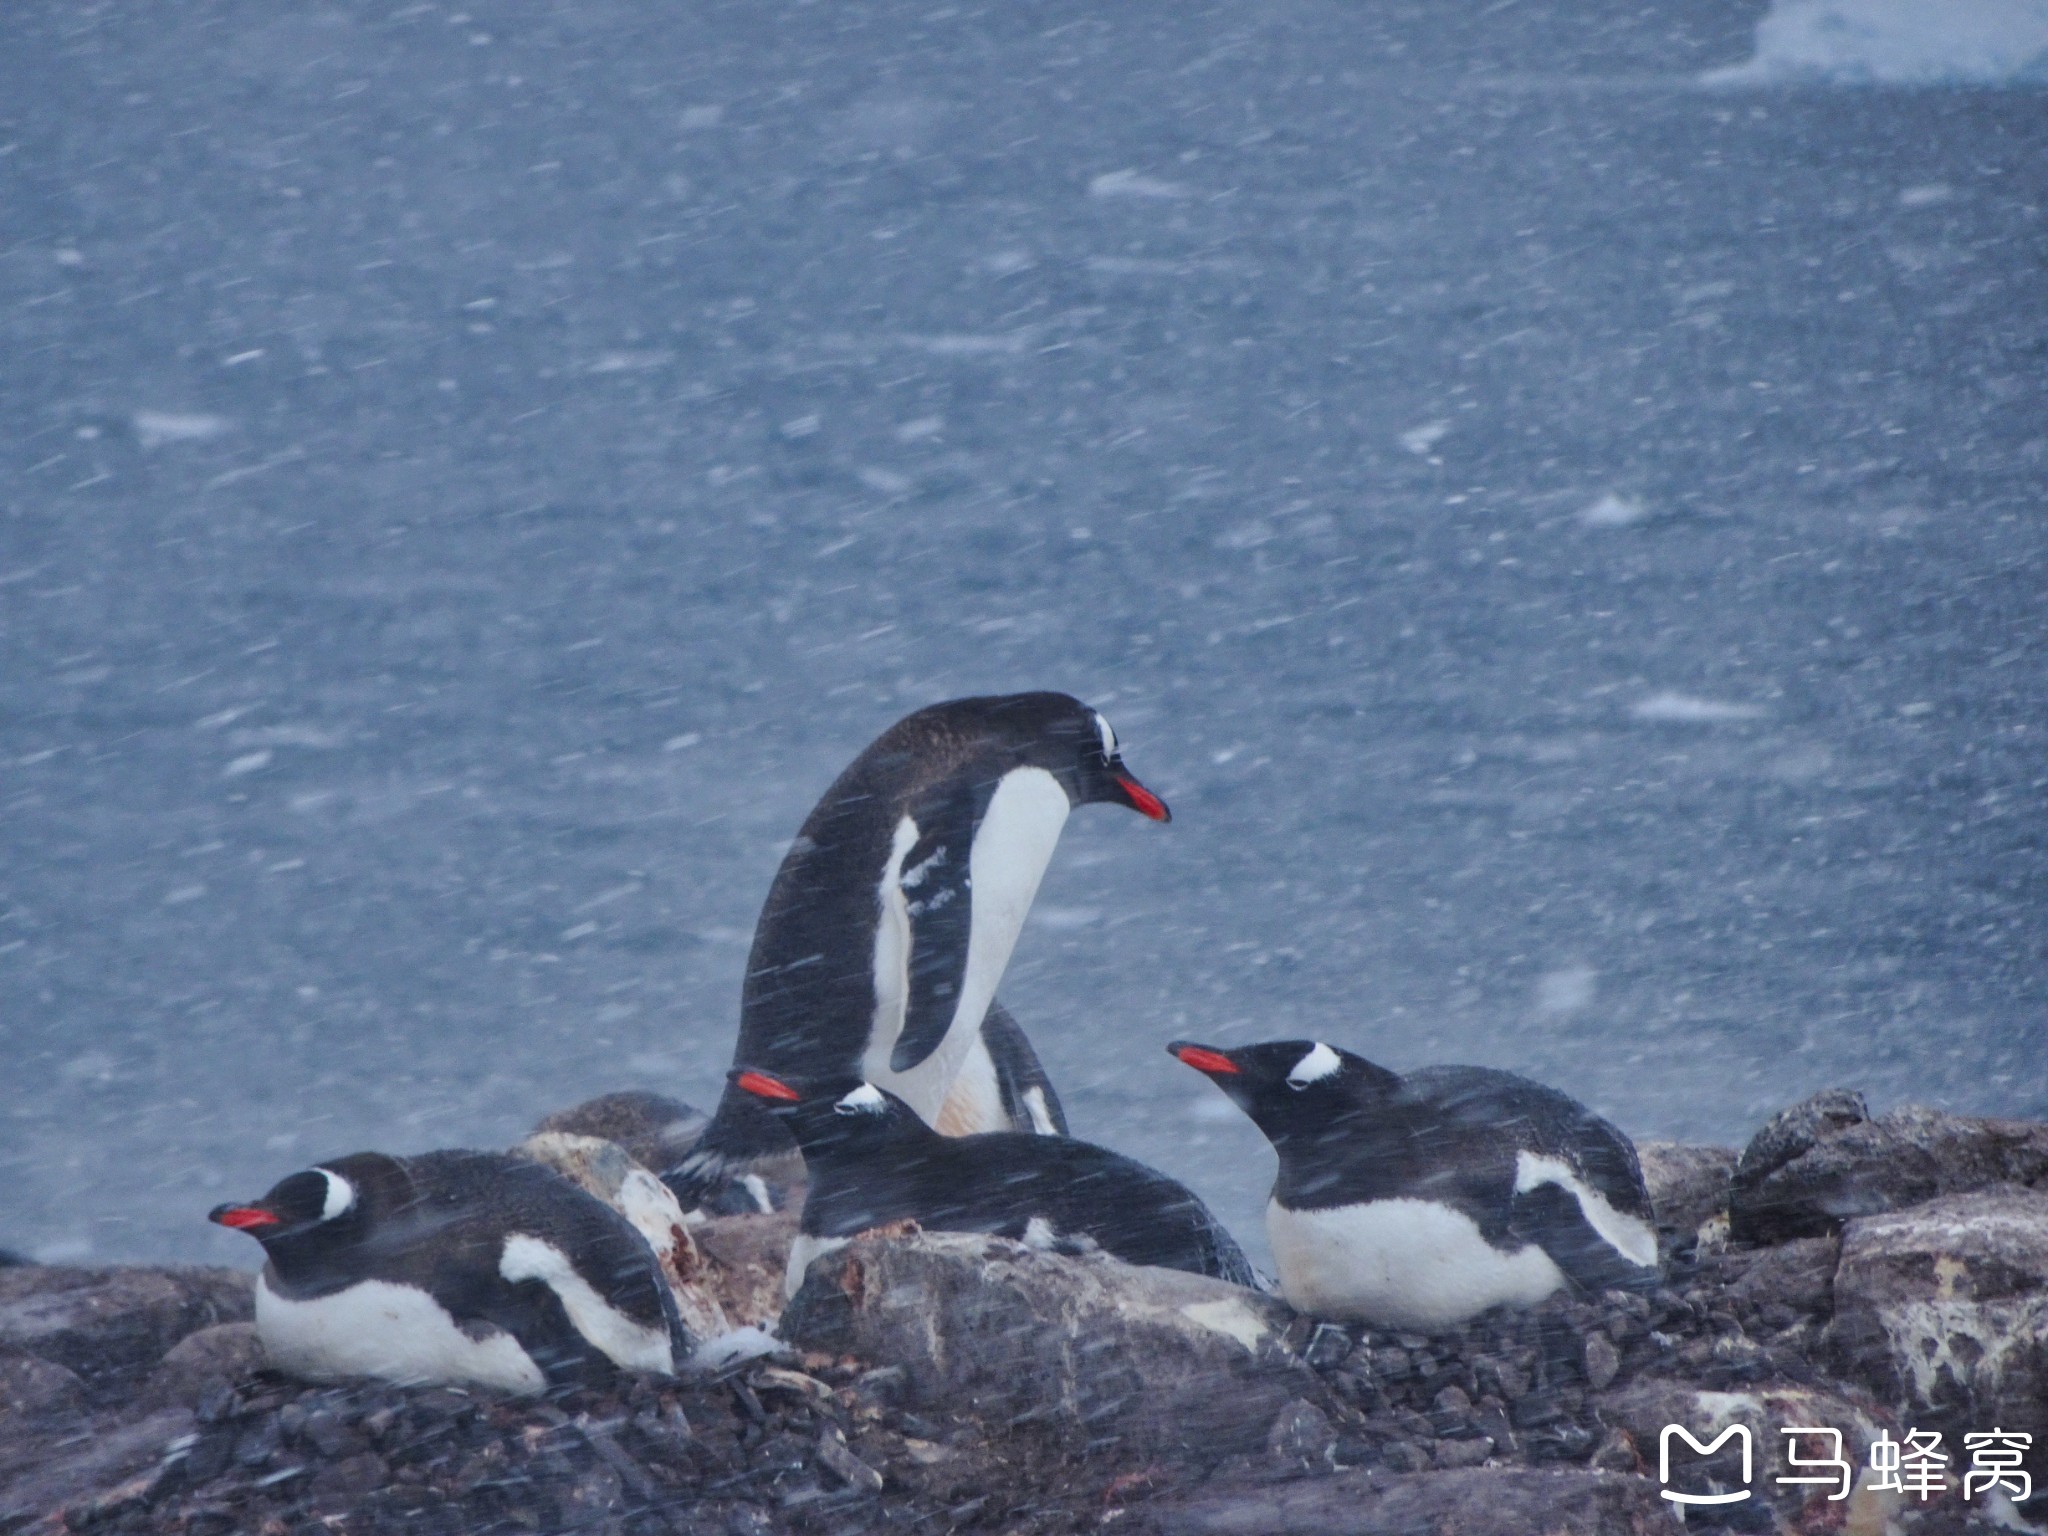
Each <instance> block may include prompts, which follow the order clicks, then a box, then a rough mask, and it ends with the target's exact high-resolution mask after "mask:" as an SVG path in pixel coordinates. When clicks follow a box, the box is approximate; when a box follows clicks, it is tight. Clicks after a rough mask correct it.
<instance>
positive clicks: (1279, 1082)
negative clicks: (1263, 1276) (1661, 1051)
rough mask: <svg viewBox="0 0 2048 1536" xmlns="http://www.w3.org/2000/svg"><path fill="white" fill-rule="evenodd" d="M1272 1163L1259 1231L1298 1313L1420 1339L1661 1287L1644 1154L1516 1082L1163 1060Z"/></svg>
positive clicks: (1189, 1050) (1250, 1060) (1265, 1061)
mask: <svg viewBox="0 0 2048 1536" xmlns="http://www.w3.org/2000/svg"><path fill="white" fill-rule="evenodd" d="M1167 1049H1168V1050H1170V1051H1171V1052H1172V1053H1173V1054H1174V1055H1175V1056H1177V1057H1178V1058H1180V1060H1181V1061H1182V1062H1184V1063H1186V1064H1187V1065H1188V1066H1191V1067H1193V1068H1194V1069H1195V1070H1196V1071H1198V1072H1201V1073H1203V1074H1205V1075H1206V1076H1207V1077H1208V1078H1209V1079H1210V1081H1212V1082H1213V1083H1215V1084H1216V1086H1217V1087H1219V1088H1221V1089H1222V1090H1223V1091H1224V1092H1225V1093H1226V1094H1228V1095H1229V1096H1230V1098H1231V1100H1232V1102H1234V1103H1235V1104H1236V1105H1237V1106H1238V1108H1240V1109H1242V1110H1243V1111H1244V1112H1245V1113H1246V1114H1247V1115H1249V1116H1251V1118H1252V1120H1253V1121H1254V1122H1255V1123H1256V1124H1257V1125H1258V1127H1259V1129H1260V1130H1262V1131H1264V1132H1265V1133H1266V1138H1267V1139H1268V1140H1269V1141H1271V1142H1272V1143H1273V1147H1274V1150H1275V1151H1277V1152H1278V1153H1279V1154H1280V1173H1279V1178H1278V1179H1277V1180H1276V1181H1275V1182H1274V1185H1273V1197H1272V1200H1271V1202H1270V1203H1269V1204H1268V1205H1267V1207H1266V1232H1267V1235H1268V1237H1270V1238H1271V1240H1272V1244H1273V1258H1274V1261H1275V1263H1276V1264H1277V1265H1278V1266H1279V1271H1280V1290H1281V1294H1283V1295H1284V1296H1285V1297H1286V1298H1287V1301H1288V1304H1289V1305H1290V1306H1292V1307H1294V1308H1295V1309H1296V1310H1297V1311H1300V1312H1306V1313H1310V1314H1312V1315H1314V1316H1317V1317H1330V1318H1349V1319H1357V1320H1361V1321H1364V1322H1369V1323H1373V1324H1377V1325H1379V1326H1381V1327H1388V1328H1413V1329H1419V1330H1423V1331H1428V1330H1432V1329H1443V1328H1450V1327H1454V1326H1456V1325H1457V1324H1459V1323H1462V1322H1464V1321H1465V1320H1466V1319H1468V1318H1470V1317H1474V1316H1476V1315H1477V1314H1479V1313H1481V1312H1483V1311H1485V1310H1486V1309H1487V1308H1488V1307H1495V1306H1503V1305H1504V1306H1511V1307H1526V1306H1532V1305H1534V1304H1535V1303H1536V1302H1538V1301H1541V1300H1542V1299H1543V1298H1544V1297H1545V1296H1548V1295H1549V1294H1550V1293H1551V1292H1553V1291H1555V1290H1558V1289H1559V1288H1560V1287H1562V1286H1564V1285H1566V1284H1568V1283H1569V1284H1575V1285H1578V1286H1580V1287H1583V1288H1584V1289H1586V1290H1588V1291H1595V1292H1597V1291H1602V1290H1609V1289H1617V1288H1619V1289H1639V1288H1644V1287H1648V1286H1651V1285H1654V1284H1655V1283H1656V1280H1657V1274H1658V1271H1657V1234H1656V1229H1655V1227H1654V1225H1653V1217H1652V1215H1651V1210H1650V1197H1649V1193H1648V1192H1647V1191H1646V1190H1645V1189H1644V1187H1643V1176H1642V1171H1641V1169H1640V1168H1639V1167H1638V1166H1637V1163H1636V1151H1635V1147H1634V1146H1633V1145H1632V1144H1631V1143H1630V1141H1629V1139H1628V1138H1627V1137H1626V1136H1624V1135H1622V1133H1621V1132H1620V1131H1618V1130H1616V1129H1615V1128H1614V1127H1613V1126H1611V1125H1609V1124H1608V1123H1607V1122H1606V1121H1605V1120H1603V1119H1601V1118H1600V1117H1599V1116H1598V1115H1596V1114H1594V1113H1593V1112H1592V1111H1591V1110H1589V1109H1587V1108H1586V1107H1585V1106H1584V1105H1583V1104H1580V1103H1579V1102H1577V1101H1576V1100H1574V1099H1571V1098H1568V1097H1567V1096H1566V1095H1564V1094H1562V1093H1559V1092H1558V1091H1557V1090H1556V1089H1554V1088H1546V1087H1544V1086H1543V1085H1542V1084H1541V1083H1535V1082H1531V1081H1530V1080H1529V1079H1527V1078H1525V1077H1517V1076H1515V1075H1514V1074H1513V1073H1510V1072H1496V1071H1492V1070H1490V1069H1488V1068H1485V1067H1425V1068H1423V1069H1421V1070H1420V1071H1416V1072H1411V1073H1409V1074H1407V1075H1406V1076H1405V1077H1404V1076H1399V1075H1397V1074H1395V1073H1393V1072H1389V1071H1388V1070H1387V1069H1386V1068H1384V1067H1379V1066H1375V1065H1374V1064H1373V1063H1372V1062H1369V1061H1367V1060H1366V1059H1365V1058H1364V1057H1362V1056H1355V1055H1353V1054H1352V1053H1351V1052H1349V1051H1341V1050H1338V1049H1336V1048H1335V1047H1332V1046H1329V1045H1324V1044H1322V1043H1321V1042H1319V1041H1315V1040H1276V1041H1272V1042H1270V1043H1268V1044H1264V1045H1249V1046H1243V1047H1240V1048H1239V1049H1237V1050H1230V1051H1225V1050H1218V1049H1215V1048H1213V1047H1210V1046H1206V1045H1195V1044H1192V1043H1190V1042H1188V1041H1184V1040H1183V1041H1175V1042H1174V1043H1173V1044H1172V1045H1170V1046H1169V1047H1167Z"/></svg>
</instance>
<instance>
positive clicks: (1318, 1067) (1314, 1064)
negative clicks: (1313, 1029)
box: [1287, 1040, 1344, 1092]
mask: <svg viewBox="0 0 2048 1536" xmlns="http://www.w3.org/2000/svg"><path fill="white" fill-rule="evenodd" d="M1343 1067H1344V1063H1343V1061H1342V1060H1341V1059H1340V1058H1339V1057H1338V1055H1337V1053H1336V1052H1335V1051H1333V1050H1331V1049H1330V1048H1329V1047H1328V1046H1327V1045H1325V1044H1323V1042H1322V1041H1320V1040H1318V1041H1317V1042H1316V1045H1315V1049H1314V1050H1312V1051H1310V1052H1309V1053H1308V1054H1307V1055H1306V1056H1304V1057H1302V1058H1301V1060H1299V1061H1297V1062H1296V1063H1295V1064H1294V1070H1293V1071H1292V1072H1290V1073H1288V1074H1287V1086H1288V1087H1290V1088H1292V1089H1294V1090H1295V1091H1296V1092H1299V1091H1300V1090H1302V1089H1303V1088H1306V1087H1307V1086H1308V1085H1309V1084H1310V1083H1319V1082H1321V1081H1322V1080H1323V1079H1324V1078H1326V1077H1328V1076H1330V1075H1331V1074H1332V1073H1335V1072H1340V1071H1342V1070H1343Z"/></svg>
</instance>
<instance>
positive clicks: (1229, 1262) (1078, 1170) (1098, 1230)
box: [732, 1069, 1258, 1296]
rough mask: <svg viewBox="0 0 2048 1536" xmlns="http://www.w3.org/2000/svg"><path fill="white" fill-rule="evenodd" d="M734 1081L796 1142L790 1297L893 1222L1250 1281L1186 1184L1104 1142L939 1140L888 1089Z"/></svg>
mask: <svg viewBox="0 0 2048 1536" xmlns="http://www.w3.org/2000/svg"><path fill="white" fill-rule="evenodd" d="M732 1082H733V1086H734V1087H735V1088H736V1089H737V1090H738V1091H740V1092H741V1093H745V1094H747V1095H749V1096H751V1097H753V1098H755V1099H758V1100H759V1101H760V1102H761V1103H763V1104H764V1105H766V1106H767V1107H768V1109H769V1110H770V1112H772V1113H773V1114H774V1115H776V1117H777V1118H778V1119H780V1120H782V1121H783V1122H784V1123H785V1124H787V1125H788V1127H789V1130H790V1133H791V1134H792V1135H793V1136H794V1137H795V1138H796V1141H797V1144H798V1145H799V1146H801V1147H802V1148H803V1154H804V1169H805V1171H806V1172H807V1173H808V1174H809V1176H810V1191H809V1193H808V1194H807V1195H806V1197H805V1199H804V1213H803V1220H802V1224H801V1226H800V1228H799V1230H798V1233H797V1239H796V1242H795V1243H794V1244H792V1245H791V1247H790V1251H789V1268H788V1271H787V1273H786V1275H785V1276H784V1281H783V1286H784V1291H785V1294H787V1295H790V1296H794V1295H795V1294H796V1293H797V1289H798V1288H799V1287H800V1286H801V1285H802V1284H803V1278H804V1272H805V1270H807V1269H808V1268H809V1267H810V1265H811V1263H812V1261H813V1260H815V1259H818V1258H821V1257H823V1256H824V1255H825V1254H827V1253H830V1252H831V1251H832V1250H833V1249H835V1248H841V1247H844V1246H845V1245H846V1244H847V1243H848V1242H849V1241H850V1240H851V1239H852V1238H853V1237H854V1236H855V1235H856V1234H858V1233H861V1232H865V1231H867V1230H868V1229H869V1228H871V1227H880V1226H887V1225H889V1224H890V1223H892V1222H899V1221H914V1222H916V1223H917V1224H918V1225H919V1226H920V1227H924V1228H928V1229H930V1230H932V1231H936V1232H991V1233H994V1234H996V1235H997V1236H999V1237H1009V1238H1015V1239H1016V1240H1018V1241H1020V1242H1024V1243H1029V1244H1032V1245H1034V1246H1039V1247H1048V1248H1049V1247H1055V1246H1060V1245H1063V1244H1075V1245H1078V1246H1081V1247H1084V1248H1086V1247H1099V1248H1101V1249H1102V1250H1103V1251H1104V1252H1105V1253H1109V1254H1112V1255H1114V1256H1115V1257H1117V1258H1119V1259H1122V1260H1124V1261H1125V1262H1126V1263H1128V1264H1153V1265H1157V1266H1159V1267H1160V1268H1163V1269H1184V1270H1187V1271H1189V1272H1190V1273H1192V1274H1197V1275H1209V1276H1212V1277H1213V1278H1215V1279H1218V1280H1228V1281H1230V1282H1231V1283H1232V1284H1233V1285H1245V1286H1256V1285H1257V1283H1258V1279H1257V1277H1256V1276H1255V1275H1254V1274H1253V1273H1252V1267H1251V1265H1250V1264H1249V1263H1247V1262H1246V1260H1245V1256H1244V1253H1243V1252H1242V1250H1240V1249H1239V1248H1238V1246H1237V1243H1236V1241H1235V1240H1234V1239H1233V1238H1232V1237H1231V1235H1230V1234H1229V1233H1228V1232H1226V1231H1224V1230H1223V1227H1222V1225H1221V1224H1220V1223H1218V1221H1217V1220H1216V1218H1215V1217H1214V1216H1212V1215H1210V1214H1209V1209H1208V1207H1207V1206H1205V1205H1203V1204H1202V1202H1201V1201H1200V1200H1199V1199H1197V1198H1196V1197H1195V1195H1194V1194H1193V1193H1192V1192H1190V1191H1189V1190H1188V1189H1187V1188H1186V1187H1185V1186H1184V1185H1181V1184H1179V1183H1176V1182H1175V1181H1174V1180H1172V1179H1169V1178H1168V1177H1167V1176H1166V1175H1165V1174H1163V1173H1159V1172H1156V1171H1154V1170H1153V1169H1150V1168H1147V1167H1146V1166H1145V1165H1144V1164H1143V1163H1140V1162H1136V1161H1134V1160H1132V1159H1131V1158H1128V1157H1124V1156H1122V1155H1121V1154H1119V1153H1115V1152H1112V1151H1110V1150H1109V1149H1108V1148H1107V1147H1098V1146H1094V1145H1092V1144H1091V1143H1089V1142H1085V1141H1072V1140H1069V1139H1068V1138H1067V1137H1064V1136H1033V1135H1029V1134H1020V1133H1018V1132H1015V1131H991V1132H987V1133H984V1134H980V1135H972V1136H941V1135H940V1134H939V1133H938V1132H937V1131H935V1130H933V1129H932V1128H931V1127H930V1126H928V1125H926V1124H925V1123H924V1122H923V1121H922V1120H920V1119H919V1118H918V1117H917V1116H916V1114H914V1113H913V1112H912V1111H911V1108H910V1106H909V1105H908V1104H906V1103H904V1102H903V1100H901V1099H899V1098H898V1097H896V1095H895V1094H893V1093H884V1092H882V1091H881V1090H880V1089H878V1088H876V1087H875V1086H874V1085H873V1084H871V1083H864V1082H862V1081H860V1079H858V1078H855V1077H836V1078H830V1079H824V1080H815V1081H810V1082H792V1081H787V1080H784V1079H782V1078H778V1077H772V1076H770V1075H769V1074H768V1073H766V1072H755V1071H750V1070H746V1069H735V1071H734V1072H733V1074H732Z"/></svg>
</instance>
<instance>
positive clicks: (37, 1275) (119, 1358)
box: [0, 1265, 255, 1386]
mask: <svg viewBox="0 0 2048 1536" xmlns="http://www.w3.org/2000/svg"><path fill="white" fill-rule="evenodd" d="M254 1310H255V1291H254V1281H253V1280H252V1278H251V1277H250V1276H249V1275H247V1274H245V1273H243V1272H242V1271H240V1270H233V1269H202V1268H172V1269H142V1268H135V1269H126V1268H105V1269H91V1268H72V1267H69V1266H64V1265H24V1266H20V1267H11V1268H5V1269H0V1345H13V1346H15V1347H16V1348H17V1349H21V1350H26V1351H27V1352H28V1353H30V1354H34V1355H40V1356H41V1357H42V1358H43V1359H45V1360H52V1361H55V1362H56V1363H57V1364H58V1365H61V1366H63V1367H65V1368H66V1369H67V1370H71V1371H75V1372H76V1373H77V1374H78V1375H79V1376H81V1377H83V1378H84V1379H85V1380H86V1382H87V1383H88V1384H91V1385H95V1386H97V1385H99V1384H102V1383H116V1384H118V1383H123V1382H131V1381H134V1380H135V1379H137V1378H139V1377H140V1376H142V1375H143V1374H144V1373H146V1372H147V1371H148V1370H149V1369H150V1368H151V1367H153V1366H154V1365H155V1364H156V1363H157V1362H158V1361H159V1360H161V1359H163V1357H164V1356H165V1355H166V1354H167V1353H169V1351H170V1348H171V1346H172V1345H174V1344H176V1343H177V1342H178V1341H179V1340H180V1339H182V1338H184V1337H185V1336H186V1335H187V1334H189V1333H196V1332H197V1331H198V1330H199V1329H201V1328H206V1327H210V1326H211V1325H213V1324H214V1323H230V1322H242V1321H246V1320H247V1319H248V1318H250V1317H251V1316H252V1315H253V1313H254Z"/></svg>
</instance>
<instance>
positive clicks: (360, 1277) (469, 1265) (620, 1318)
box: [208, 1152, 692, 1393]
mask: <svg viewBox="0 0 2048 1536" xmlns="http://www.w3.org/2000/svg"><path fill="white" fill-rule="evenodd" d="M208 1219H209V1220H211V1221H214V1222H217V1223H219V1224H220V1225H221V1226H224V1227H231V1228H233V1229H234V1230H236V1231H238V1232H246V1233H248V1234H249V1235H250V1236H251V1237H253V1238H255V1239H256V1240H257V1241H258V1242H259V1243H261V1244H262V1245H263V1251H264V1254H265V1256H266V1257H267V1258H268V1259H269V1261H270V1262H269V1263H268V1264H266V1265H265V1266H264V1269H263V1273H262V1274H261V1275H259V1276H258V1277H257V1280H256V1331H257V1334H258V1336H259V1337H260V1338H261V1339H262V1340H263V1348H264V1352H265V1353H266V1354H267V1355H268V1356H269V1357H270V1363H271V1364H272V1365H274V1366H275V1367H277V1369H279V1370H281V1371H284V1372H286V1373H287V1374H290V1375H294V1376H300V1377H304V1378H307V1379H309V1380H313V1381H336V1380H341V1379H344V1378H347V1377H351V1376H375V1377H381V1378H383V1379H384V1380H387V1381H397V1382H444V1383H451V1384H455V1385H476V1386H486V1387H496V1388H498V1389H500V1390H503V1391H507V1392H520V1393H535V1392H540V1391H542V1390H544V1389H545V1388H546V1387H547V1386H548V1385H549V1384H550V1383H562V1382H570V1381H576V1380H581V1379H585V1378H587V1377H590V1376H592V1375H596V1376H603V1375H604V1374H607V1373H608V1372H609V1371H610V1370H611V1369H612V1368H614V1367H616V1368H619V1369H624V1370H633V1371H647V1372H651V1373H653V1374H656V1375H663V1376H667V1375H673V1374H674V1372H675V1369H676V1363H677V1360H678V1358H679V1357H680V1356H681V1355H682V1354H684V1353H685V1352H686V1351H687V1350H688V1349H689V1347H690V1346H691V1344H692V1341H691V1340H690V1338H689V1337H688V1335H687V1333H686V1332H685V1330H684V1329H683V1327H682V1324H681V1322H680V1321H679V1319H678V1317H677V1313H676V1305H675V1299H674V1297H673V1296H671V1295H670V1293H669V1289H668V1286H667V1285H666V1284H665V1283H664V1282H663V1280H662V1277H661V1274H660V1271H659V1270H658V1269H657V1268H656V1265H655V1256H654V1253H653V1251H652V1250H651V1249H650V1248H649V1247H648V1246H647V1243H646V1242H645V1241H644V1240H643V1239H642V1238H641V1236H640V1234H639V1233H638V1232H637V1231H635V1230H634V1228H633V1226H632V1224H631V1223H630V1222H628V1221H627V1220H626V1218H625V1217H624V1216H621V1215H620V1214H619V1213H618V1212H617V1211H614V1210H613V1209H611V1207H609V1206H607V1205H605V1204H604V1203H603V1202H602V1201H600V1200H598V1199H596V1198H595V1197H594V1196H591V1195H588V1194H586V1193H584V1191H583V1190H581V1189H579V1188H577V1187H576V1186H575V1185H574V1184H571V1183H570V1182H569V1181H568V1180H566V1179H564V1178H562V1177H561V1176H560V1175H559V1174H557V1173H555V1172H553V1171H552V1170H550V1169H548V1168H544V1167H542V1166H541V1165H540V1164H538V1163H535V1162H530V1161H528V1160H526V1159H524V1158H520V1157H513V1156H508V1155H506V1154H503V1153H495V1152H428V1153H425V1154H423V1155H421V1156H418V1157H409V1158H397V1157H389V1156H386V1155H385V1154H384V1153H382V1152H358V1153H355V1154H353V1155H352V1156H349V1157H341V1158H336V1159H334V1160H333V1161H331V1162H326V1163H322V1164H320V1165H319V1166H318V1167H314V1168H308V1169H306V1170H305V1171H304V1172H302V1173H295V1174H293V1175H291V1177H289V1178H287V1179H284V1180H282V1181H281V1182H279V1183H278V1184H277V1185H276V1186H275V1187H274V1188H272V1189H271V1191H270V1192H269V1193H268V1194H266V1195H264V1196H263V1197H262V1198H261V1199H260V1200H251V1201H249V1202H247V1203H246V1204H241V1205H223V1206H218V1207H216V1208H215V1209H214V1210H213V1211H212V1212H211V1213H210V1215H209V1218H208Z"/></svg>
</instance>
